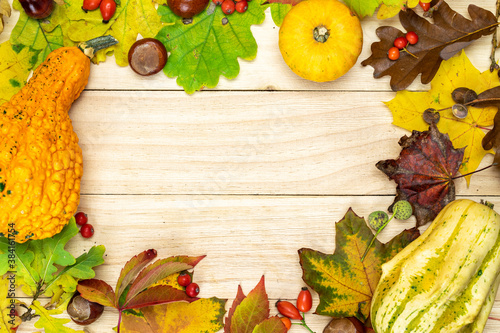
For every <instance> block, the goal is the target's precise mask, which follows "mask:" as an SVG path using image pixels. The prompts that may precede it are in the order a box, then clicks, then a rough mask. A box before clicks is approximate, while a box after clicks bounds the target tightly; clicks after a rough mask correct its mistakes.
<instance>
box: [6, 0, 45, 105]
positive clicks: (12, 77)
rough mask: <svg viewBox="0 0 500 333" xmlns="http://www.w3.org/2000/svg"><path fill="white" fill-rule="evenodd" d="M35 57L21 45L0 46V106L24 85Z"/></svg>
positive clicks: (27, 48) (8, 43)
mask: <svg viewBox="0 0 500 333" xmlns="http://www.w3.org/2000/svg"><path fill="white" fill-rule="evenodd" d="M0 1H1V0H0ZM36 55H37V53H36V52H33V51H31V50H30V48H29V47H25V46H23V45H12V44H11V43H10V42H9V41H6V42H4V43H2V44H0V104H3V103H4V102H6V101H8V100H9V99H10V98H11V96H12V95H14V94H15V93H16V92H17V91H18V90H19V89H21V88H22V87H23V86H24V85H25V84H26V80H27V78H28V75H29V73H30V68H31V67H32V66H33V64H34V63H35V62H36V60H37V58H36Z"/></svg>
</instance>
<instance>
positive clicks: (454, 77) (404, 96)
mask: <svg viewBox="0 0 500 333" xmlns="http://www.w3.org/2000/svg"><path fill="white" fill-rule="evenodd" d="M499 85H500V82H499V81H498V75H497V73H496V72H493V73H491V72H490V71H489V70H486V71H484V72H482V73H481V72H480V71H479V70H478V69H476V68H475V67H474V66H473V65H472V63H471V62H470V60H469V58H468V57H467V55H466V54H465V52H463V51H462V52H461V53H460V54H459V55H456V56H454V57H452V58H450V59H449V60H447V61H443V62H442V63H441V67H440V68H439V70H438V72H437V74H436V76H435V77H434V79H433V80H432V81H431V89H430V90H429V91H426V92H411V91H407V90H403V91H399V92H398V93H397V94H396V97H395V98H394V99H392V100H391V101H389V102H384V103H385V104H386V105H387V106H388V107H389V109H390V110H391V112H392V116H393V124H394V125H396V126H399V127H402V128H404V129H407V130H409V131H413V130H417V131H425V130H427V129H428V128H429V125H428V124H427V123H426V122H425V121H424V119H423V117H422V115H423V113H424V111H425V110H426V109H428V108H433V109H435V110H440V111H439V115H440V119H439V122H438V124H437V127H438V129H439V131H440V132H441V133H446V134H448V135H449V137H450V140H451V142H452V143H453V146H454V147H455V148H457V149H458V148H463V147H465V152H464V160H463V162H462V165H461V166H460V169H459V172H460V173H462V174H466V173H469V172H472V171H475V170H476V169H477V168H478V166H479V164H480V163H481V160H482V159H483V158H484V156H485V155H486V154H493V153H494V151H493V150H488V151H486V150H484V149H483V147H482V144H481V141H482V139H483V137H484V136H485V129H487V128H488V127H490V126H492V125H493V118H494V117H495V114H496V112H497V108H496V107H485V108H475V107H471V106H469V112H468V114H467V117H466V118H464V119H459V118H456V117H455V116H454V115H453V113H452V111H451V107H452V106H453V105H454V104H455V102H454V101H453V99H452V97H451V93H452V92H453V90H455V89H456V88H459V87H467V88H469V89H472V90H474V91H475V92H476V93H477V94H479V93H481V92H483V91H485V90H487V89H490V88H493V87H496V86H499ZM465 178H466V180H467V185H469V182H470V175H469V176H466V177H465Z"/></svg>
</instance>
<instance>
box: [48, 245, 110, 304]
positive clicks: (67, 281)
mask: <svg viewBox="0 0 500 333" xmlns="http://www.w3.org/2000/svg"><path fill="white" fill-rule="evenodd" d="M104 251H106V248H105V247H104V245H98V246H92V247H91V248H90V250H89V252H88V253H84V254H82V255H80V256H79V257H78V258H76V261H75V263H74V264H72V265H69V266H66V267H65V268H64V269H63V270H62V271H60V272H59V273H58V274H57V276H56V278H54V279H53V280H52V281H51V282H50V283H48V284H47V286H46V287H45V293H44V294H45V295H46V296H51V295H52V293H53V292H54V290H56V289H62V290H64V291H65V292H74V291H75V290H76V285H77V283H78V282H77V280H78V279H82V280H84V279H91V278H93V277H95V271H94V270H93V269H92V268H93V267H96V266H99V265H102V264H103V263H104V257H103V256H104Z"/></svg>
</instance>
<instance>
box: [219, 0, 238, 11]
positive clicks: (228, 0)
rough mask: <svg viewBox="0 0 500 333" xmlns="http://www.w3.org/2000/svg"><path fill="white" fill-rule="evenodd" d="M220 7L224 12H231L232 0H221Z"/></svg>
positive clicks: (232, 9)
mask: <svg viewBox="0 0 500 333" xmlns="http://www.w3.org/2000/svg"><path fill="white" fill-rule="evenodd" d="M220 6H221V9H222V12H223V13H224V14H232V13H234V10H235V5H234V1H233V0H224V1H223V2H222V5H220Z"/></svg>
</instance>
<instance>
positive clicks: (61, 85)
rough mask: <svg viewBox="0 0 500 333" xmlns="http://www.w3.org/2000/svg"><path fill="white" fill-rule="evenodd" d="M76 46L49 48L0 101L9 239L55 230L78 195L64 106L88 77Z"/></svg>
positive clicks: (2, 202)
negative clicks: (7, 97) (23, 83)
mask: <svg viewBox="0 0 500 333" xmlns="http://www.w3.org/2000/svg"><path fill="white" fill-rule="evenodd" d="M89 72H90V60H89V59H88V58H87V57H86V56H85V55H84V54H83V52H82V51H80V50H79V49H78V48H76V47H64V48H60V49H57V50H55V51H53V52H51V53H50V54H49V56H48V58H47V60H46V61H45V62H44V63H42V64H41V65H40V66H39V67H38V68H37V69H36V70H35V72H34V74H33V76H32V78H31V79H30V80H29V81H28V83H27V85H26V86H24V87H23V88H22V89H21V90H20V91H19V92H18V93H17V94H16V95H14V96H13V97H12V99H11V100H10V101H8V102H6V103H4V104H2V105H0V233H1V234H2V235H3V236H5V237H7V236H9V237H12V233H10V235H9V231H12V229H13V230H14V234H15V241H16V242H20V243H21V242H25V241H26V240H27V239H43V238H47V237H51V236H53V235H55V234H56V233H58V232H60V231H61V229H62V228H63V227H64V226H65V225H66V224H67V223H68V221H69V219H70V218H71V217H72V216H73V215H74V213H75V212H76V209H77V207H78V204H79V201H80V180H81V177H82V173H83V164H82V162H83V161H82V150H81V148H80V147H79V146H78V137H77V135H76V133H75V132H74V131H73V126H72V124H71V119H70V118H69V115H68V111H69V109H70V107H71V104H72V103H73V101H74V100H75V99H76V98H78V96H79V95H80V93H81V92H82V90H83V89H84V88H85V85H86V84H87V81H88V76H89Z"/></svg>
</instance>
